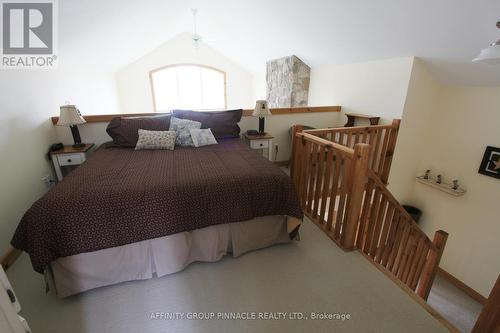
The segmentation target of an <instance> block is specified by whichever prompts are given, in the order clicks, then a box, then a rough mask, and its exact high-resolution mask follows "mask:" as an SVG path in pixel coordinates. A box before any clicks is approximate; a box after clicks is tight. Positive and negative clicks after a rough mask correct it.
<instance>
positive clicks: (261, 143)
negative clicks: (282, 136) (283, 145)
mask: <svg viewBox="0 0 500 333" xmlns="http://www.w3.org/2000/svg"><path fill="white" fill-rule="evenodd" d="M243 138H244V139H245V141H246V142H247V143H248V144H249V145H250V148H252V149H261V150H262V151H264V149H267V158H268V159H269V161H272V160H273V139H274V136H272V135H270V134H268V133H266V134H263V135H261V134H259V135H249V134H247V133H244V134H243Z"/></svg>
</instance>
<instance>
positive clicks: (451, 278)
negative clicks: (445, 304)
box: [438, 267, 488, 305]
mask: <svg viewBox="0 0 500 333" xmlns="http://www.w3.org/2000/svg"><path fill="white" fill-rule="evenodd" d="M438 274H439V275H440V276H441V277H443V278H444V279H445V280H447V281H448V282H450V283H451V284H453V285H454V286H455V287H457V288H458V289H460V290H462V291H463V292H464V293H466V294H467V295H469V296H470V297H472V298H473V299H474V300H476V301H478V302H479V303H481V304H483V305H484V304H486V301H487V300H488V298H486V297H484V296H483V295H481V294H480V293H478V292H477V291H475V290H474V289H472V288H471V287H469V286H468V285H466V284H465V283H463V282H462V281H460V280H459V279H457V278H456V277H454V276H453V275H451V274H450V273H448V272H447V271H445V270H444V269H442V268H441V267H439V268H438Z"/></svg>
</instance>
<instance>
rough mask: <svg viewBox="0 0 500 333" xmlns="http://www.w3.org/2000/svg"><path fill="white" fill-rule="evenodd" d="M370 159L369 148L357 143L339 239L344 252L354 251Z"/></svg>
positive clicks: (364, 144)
mask: <svg viewBox="0 0 500 333" xmlns="http://www.w3.org/2000/svg"><path fill="white" fill-rule="evenodd" d="M369 159H370V146H369V145H368V144H366V143H357V144H356V145H355V146H354V156H353V163H352V172H350V173H349V176H350V177H351V179H349V180H348V181H349V182H350V189H349V190H350V192H349V201H348V207H347V212H346V214H347V217H346V223H345V225H344V229H343V232H342V237H341V244H342V246H343V247H344V249H346V250H352V249H354V243H355V240H356V233H357V230H358V224H359V217H360V215H361V207H362V204H363V196H364V191H365V185H366V181H367V175H368V162H369Z"/></svg>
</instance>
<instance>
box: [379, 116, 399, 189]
mask: <svg viewBox="0 0 500 333" xmlns="http://www.w3.org/2000/svg"><path fill="white" fill-rule="evenodd" d="M400 124H401V120H400V119H394V120H393V121H392V128H391V134H390V135H391V136H390V137H389V144H388V146H387V151H386V153H385V156H381V157H380V158H381V159H382V158H383V159H384V165H383V167H384V168H383V170H381V173H380V179H381V180H382V181H383V182H384V184H387V183H388V180H389V173H390V171H391V164H392V157H393V156H394V150H395V149H396V142H397V140H398V132H399V126H400Z"/></svg>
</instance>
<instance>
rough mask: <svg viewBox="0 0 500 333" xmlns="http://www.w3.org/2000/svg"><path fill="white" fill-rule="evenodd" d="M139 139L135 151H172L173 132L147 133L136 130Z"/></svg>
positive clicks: (173, 143) (173, 144) (173, 142)
mask: <svg viewBox="0 0 500 333" xmlns="http://www.w3.org/2000/svg"><path fill="white" fill-rule="evenodd" d="M138 134H139V139H138V140H137V145H136V146H135V150H145V149H168V150H174V146H175V132H174V131H147V130H143V129H139V130H138Z"/></svg>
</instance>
